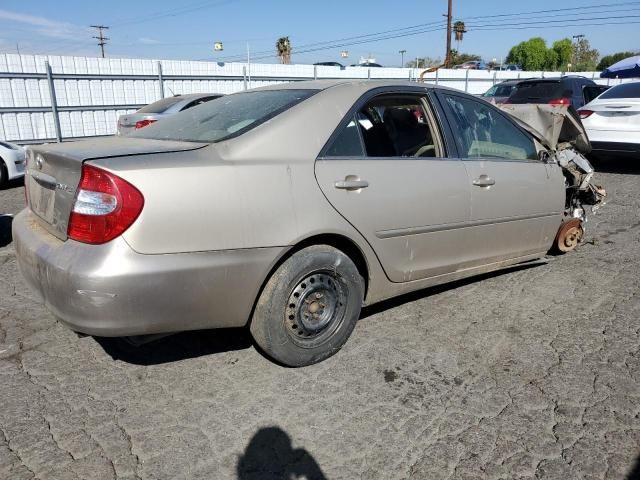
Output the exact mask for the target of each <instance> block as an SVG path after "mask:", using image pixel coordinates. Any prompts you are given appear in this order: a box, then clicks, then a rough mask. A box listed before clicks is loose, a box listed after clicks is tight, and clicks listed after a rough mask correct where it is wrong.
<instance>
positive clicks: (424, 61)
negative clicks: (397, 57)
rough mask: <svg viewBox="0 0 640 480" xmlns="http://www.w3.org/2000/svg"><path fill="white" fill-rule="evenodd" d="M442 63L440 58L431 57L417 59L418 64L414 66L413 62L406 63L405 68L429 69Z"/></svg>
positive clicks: (414, 62)
mask: <svg viewBox="0 0 640 480" xmlns="http://www.w3.org/2000/svg"><path fill="white" fill-rule="evenodd" d="M443 63H444V62H443V61H442V59H440V58H431V57H419V58H418V64H417V66H416V61H415V60H410V61H408V62H407V63H406V66H407V68H430V67H437V66H439V65H442V64H443Z"/></svg>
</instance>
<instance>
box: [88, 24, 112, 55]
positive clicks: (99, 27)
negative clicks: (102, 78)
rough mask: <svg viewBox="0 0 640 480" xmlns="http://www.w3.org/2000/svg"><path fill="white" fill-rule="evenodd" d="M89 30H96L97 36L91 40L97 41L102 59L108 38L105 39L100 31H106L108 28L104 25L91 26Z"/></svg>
mask: <svg viewBox="0 0 640 480" xmlns="http://www.w3.org/2000/svg"><path fill="white" fill-rule="evenodd" d="M91 28H95V29H96V30H98V35H97V36H94V37H93V38H95V39H97V40H98V45H99V46H100V51H101V52H102V58H104V46H105V45H106V44H107V40H109V37H105V36H104V35H103V34H102V31H103V30H108V29H109V27H106V26H104V25H91Z"/></svg>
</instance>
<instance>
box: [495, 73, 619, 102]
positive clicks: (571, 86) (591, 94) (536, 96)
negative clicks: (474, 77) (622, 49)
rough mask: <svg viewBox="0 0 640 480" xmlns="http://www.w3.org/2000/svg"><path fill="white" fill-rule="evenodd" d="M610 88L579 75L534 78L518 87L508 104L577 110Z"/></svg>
mask: <svg viewBox="0 0 640 480" xmlns="http://www.w3.org/2000/svg"><path fill="white" fill-rule="evenodd" d="M607 88H608V87H607V86H604V85H598V84H596V83H595V82H594V81H593V80H590V79H588V78H585V77H579V76H577V75H568V76H566V77H560V78H534V79H530V80H524V81H521V82H519V83H518V84H517V85H516V88H515V90H514V91H513V93H512V94H511V96H510V97H509V100H507V103H549V104H551V105H571V106H573V107H574V108H575V109H578V108H580V107H582V106H584V105H585V104H586V103H589V102H590V101H591V100H593V99H594V98H595V97H597V96H598V95H600V94H601V93H602V92H604V91H605V90H606V89H607Z"/></svg>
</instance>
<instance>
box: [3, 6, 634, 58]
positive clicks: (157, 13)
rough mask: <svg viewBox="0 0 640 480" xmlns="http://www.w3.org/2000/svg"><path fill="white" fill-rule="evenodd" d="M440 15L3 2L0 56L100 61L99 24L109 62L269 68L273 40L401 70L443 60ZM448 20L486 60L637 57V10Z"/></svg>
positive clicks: (389, 9)
mask: <svg viewBox="0 0 640 480" xmlns="http://www.w3.org/2000/svg"><path fill="white" fill-rule="evenodd" d="M446 9H447V1H446V0H395V1H389V0H385V1H380V0H378V1H374V0H369V1H362V0H322V1H314V2H308V1H307V2H304V1H300V0H298V1H292V0H271V1H270V2H266V1H264V0H183V1H182V2H177V1H169V0H133V1H132V0H128V1H122V0H110V1H109V0H101V1H95V0H57V1H56V0H0V53H15V52H16V51H18V50H19V51H20V52H22V53H36V54H51V55H85V56H98V55H99V48H98V46H97V40H95V39H93V38H92V36H93V35H95V34H96V31H95V30H94V29H92V28H89V26H90V25H99V24H102V25H107V26H109V27H110V28H109V30H106V31H105V35H106V36H108V37H109V40H108V43H107V45H106V47H105V49H106V55H107V56H109V57H130V58H156V59H184V60H211V61H227V62H228V61H246V57H247V47H248V49H249V52H250V54H251V58H252V61H254V62H261V63H273V62H276V61H277V58H276V57H275V42H276V40H277V38H278V37H281V36H289V38H290V40H291V43H292V46H293V55H292V63H314V62H318V61H340V62H342V63H345V64H351V63H357V62H358V61H359V60H360V58H361V57H367V58H369V57H370V58H375V59H376V60H377V61H378V62H379V63H381V64H383V65H385V66H400V64H401V61H402V57H403V56H404V61H405V62H406V61H408V60H409V59H413V58H415V57H416V56H420V57H425V56H427V57H431V58H442V57H443V56H444V52H445V48H446V47H445V39H446V35H445V32H444V27H445V25H446V19H445V17H444V16H443V14H445V13H446ZM559 9H561V10H559ZM548 10H556V11H553V12H549V11H548ZM557 10H559V11H557ZM453 17H454V21H455V20H463V21H465V23H466V25H467V30H468V31H467V33H465V35H464V39H463V41H462V42H461V43H460V44H459V49H460V51H463V52H467V53H474V54H478V55H480V56H481V57H482V58H483V59H485V60H486V61H490V60H493V59H497V60H498V61H499V60H500V59H502V58H504V57H506V55H507V53H508V52H509V49H510V48H511V47H512V46H513V45H515V44H517V43H519V42H521V41H523V40H527V39H528V38H531V37H534V36H540V37H543V38H544V39H545V40H547V42H548V43H549V44H550V43H552V42H553V41H555V40H558V39H560V38H563V37H572V36H573V35H578V34H584V35H586V38H587V39H588V40H589V41H590V42H591V45H592V47H594V48H597V49H598V50H599V51H600V53H601V54H602V55H606V54H610V53H614V52H617V51H626V50H631V51H635V50H640V35H638V32H640V1H623V0H601V1H600V2H597V1H594V0H583V1H581V0H564V1H562V2H559V1H557V0H536V1H530V2H515V1H513V0H484V1H477V0H453ZM380 32H385V33H380ZM372 34H377V35H372ZM401 35H402V36H401ZM354 37H355V38H354ZM393 37H396V38H393ZM343 39H346V40H343ZM372 40H376V41H372ZM214 42H222V43H223V45H224V50H223V51H222V52H215V51H214V50H213V44H214ZM452 46H453V48H456V47H457V46H458V45H457V44H456V42H455V40H454V41H453V45H452ZM400 50H406V52H405V54H404V55H402V54H400V53H399V52H400ZM342 51H347V52H348V58H346V59H342V58H341V52H342Z"/></svg>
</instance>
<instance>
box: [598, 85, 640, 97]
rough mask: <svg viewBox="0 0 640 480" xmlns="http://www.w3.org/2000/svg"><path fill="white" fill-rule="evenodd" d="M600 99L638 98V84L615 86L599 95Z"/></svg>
mask: <svg viewBox="0 0 640 480" xmlns="http://www.w3.org/2000/svg"><path fill="white" fill-rule="evenodd" d="M600 98H602V99H607V98H640V82H634V83H623V84H622V85H616V86H615V87H612V88H610V89H609V90H607V91H606V92H604V93H603V94H602V95H600Z"/></svg>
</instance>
